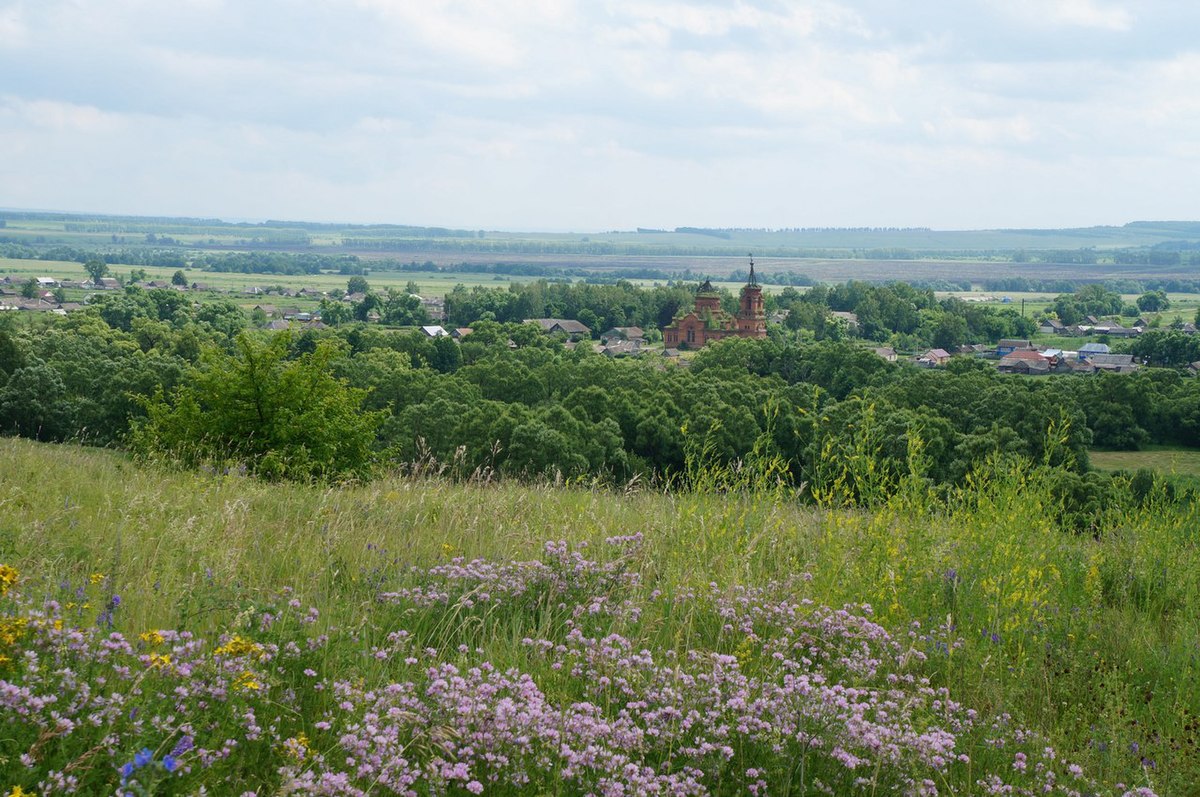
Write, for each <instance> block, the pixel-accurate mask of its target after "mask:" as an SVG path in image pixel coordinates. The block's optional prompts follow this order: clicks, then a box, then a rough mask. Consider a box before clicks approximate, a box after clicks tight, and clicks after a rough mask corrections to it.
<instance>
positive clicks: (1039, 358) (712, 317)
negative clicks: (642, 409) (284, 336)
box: [0, 261, 1200, 376]
mask: <svg viewBox="0 0 1200 797" xmlns="http://www.w3.org/2000/svg"><path fill="white" fill-rule="evenodd" d="M134 276H135V277H137V276H139V275H138V274H137V272H135V273H134ZM181 277H182V272H177V273H176V275H175V278H174V279H172V280H170V281H167V280H161V279H139V280H137V281H132V280H126V279H118V278H116V277H111V276H106V277H101V278H99V279H98V280H92V279H85V280H72V279H66V278H56V277H51V276H39V277H33V278H28V277H18V276H13V275H8V276H4V277H0V313H4V312H11V311H21V312H31V313H49V314H52V315H59V316H63V315H67V314H68V313H72V312H76V311H79V310H81V309H83V308H85V307H87V306H88V304H89V303H91V302H93V301H94V300H95V299H96V297H97V295H100V294H112V293H115V292H118V291H122V290H124V289H125V288H126V286H127V285H128V286H131V287H138V288H142V289H144V290H156V289H158V290H171V291H175V292H179V293H183V294H187V295H191V296H194V297H195V298H196V301H203V300H208V301H211V300H214V299H218V298H221V299H226V300H229V301H234V302H235V303H237V304H238V305H239V306H240V307H241V308H242V309H243V310H244V311H245V312H246V313H247V314H248V315H249V316H250V318H251V321H252V323H255V324H256V325H257V326H259V327H260V328H263V329H265V330H268V331H280V330H285V329H299V330H303V329H317V330H319V329H324V328H327V326H328V325H327V323H326V319H325V318H323V313H322V309H321V308H322V307H324V308H331V307H332V308H334V309H335V310H336V312H335V315H336V316H337V318H338V323H340V322H341V321H342V320H346V319H348V318H352V317H353V316H352V315H351V313H350V312H346V309H350V310H351V311H352V310H353V308H356V307H359V306H360V305H361V303H363V302H364V301H366V300H367V299H368V293H367V292H365V291H361V290H357V291H351V292H347V291H342V290H338V289H334V290H320V289H318V288H315V287H299V288H294V287H288V286H284V285H253V286H248V287H245V288H242V289H240V290H233V289H229V288H222V287H218V286H216V285H212V284H209V283H206V282H201V281H190V282H189V281H188V280H187V279H186V278H184V279H181ZM68 292H70V293H68ZM409 297H410V298H411V299H413V300H415V301H416V302H417V303H418V304H419V306H420V309H421V311H422V312H423V313H424V315H425V316H426V319H427V320H428V321H430V322H432V323H427V324H419V325H415V326H414V327H412V329H415V330H417V331H419V332H420V333H421V334H423V335H424V336H426V337H429V338H438V337H449V338H451V339H453V340H456V341H460V342H461V341H462V340H463V339H464V338H466V337H467V336H469V335H470V334H471V332H472V328H471V327H470V326H447V325H445V319H446V317H447V315H446V300H445V297H443V296H420V295H417V294H409ZM983 298H984V299H987V300H991V298H992V297H983ZM1005 298H1006V299H1007V297H1005ZM251 299H261V301H255V302H250V301H249V300H251ZM289 299H291V300H294V301H296V302H297V303H296V304H288V303H287V300H289ZM738 301H739V309H738V311H737V312H736V313H729V312H726V311H725V310H723V309H722V308H721V296H720V293H719V292H718V291H717V290H716V289H714V288H713V286H712V283H711V282H708V281H706V282H704V283H703V284H701V285H700V286H699V287H698V288H697V289H696V292H695V304H694V307H693V308H690V309H687V308H683V309H681V310H680V311H679V312H678V313H677V314H676V317H675V318H674V319H673V320H672V322H671V323H670V324H669V325H667V326H665V327H663V328H662V329H661V330H651V332H650V333H648V332H647V330H645V329H644V328H643V327H640V326H634V325H630V326H614V327H610V328H608V329H606V330H604V331H602V332H598V333H597V332H596V331H594V330H592V329H591V328H589V327H588V326H587V325H585V324H584V323H582V322H581V321H579V320H576V319H571V318H526V319H523V323H526V324H533V325H535V326H537V327H538V328H539V329H540V331H541V332H542V333H543V334H546V335H550V336H556V337H559V338H561V339H562V344H563V346H564V347H565V348H566V349H569V350H570V349H575V348H577V347H579V346H582V345H587V346H590V347H591V349H592V350H593V351H595V352H596V353H598V354H601V355H604V356H606V357H613V358H638V357H643V356H646V355H655V356H660V357H664V358H667V359H669V360H674V361H676V362H677V363H678V364H679V365H681V366H683V367H686V366H687V365H688V364H689V362H690V357H689V352H694V351H696V350H698V349H701V348H703V347H705V346H707V345H709V344H712V343H714V342H717V341H720V340H723V339H726V338H730V337H742V338H753V339H762V338H766V337H767V336H768V329H769V328H776V327H782V325H784V323H785V322H786V321H787V316H788V311H787V310H786V309H785V310H776V311H774V312H772V313H771V314H769V315H768V314H767V313H766V311H765V309H764V308H765V304H766V303H765V301H764V297H763V292H762V287H761V286H760V285H759V284H758V281H757V278H756V275H755V271H754V264H753V261H751V265H750V273H749V278H748V280H747V283H746V284H745V285H744V286H743V287H742V289H741V290H740V292H739V296H738ZM964 301H967V302H979V301H981V299H980V298H979V297H968V298H966V299H964ZM339 308H340V309H339ZM328 312H329V310H328V309H327V310H326V313H328ZM360 317H361V319H362V320H364V321H365V322H366V323H374V324H378V323H381V321H382V319H381V315H380V313H379V311H378V310H376V309H370V310H369V311H368V312H365V313H362V314H360ZM827 321H828V323H830V324H832V325H837V326H838V327H839V328H840V329H841V330H843V332H844V334H845V336H846V337H847V338H848V339H852V340H853V339H856V340H860V341H861V342H862V343H863V345H864V346H868V347H869V348H870V350H871V351H873V352H874V353H875V354H876V355H878V356H879V357H880V358H882V359H883V360H885V361H887V362H892V363H909V364H911V365H914V366H916V367H921V368H944V367H946V366H948V365H949V364H950V362H951V360H952V359H953V358H956V357H974V358H978V359H982V360H985V361H988V362H990V363H993V364H994V367H995V368H996V369H997V370H998V371H1000V372H1001V373H1011V374H1021V375H1027V376H1046V375H1051V374H1093V373H1096V372H1098V371H1106V372H1111V373H1132V372H1134V371H1136V370H1138V369H1139V368H1142V367H1143V366H1145V365H1146V364H1147V363H1146V362H1144V361H1139V360H1138V359H1137V358H1136V357H1135V355H1133V354H1130V353H1128V352H1120V351H1113V350H1112V346H1111V345H1110V344H1111V343H1112V342H1113V341H1122V340H1130V339H1134V338H1137V337H1138V336H1140V335H1142V334H1143V333H1144V332H1146V331H1148V330H1151V329H1155V328H1158V327H1159V323H1160V322H1159V321H1158V319H1156V318H1153V317H1151V318H1147V317H1145V316H1139V317H1138V318H1136V319H1135V320H1133V321H1131V322H1127V324H1122V323H1121V322H1120V321H1119V320H1117V319H1116V318H1102V317H1096V316H1094V315H1088V316H1085V317H1084V318H1083V319H1082V320H1081V321H1080V323H1076V324H1071V325H1066V324H1063V323H1062V322H1061V321H1059V320H1058V319H1057V318H1054V317H1046V316H1042V317H1041V320H1040V321H1039V322H1038V324H1039V325H1038V328H1037V332H1038V336H1039V337H1041V338H1042V339H1043V340H1044V339H1045V338H1046V337H1048V336H1053V337H1054V338H1061V339H1062V342H1061V344H1060V345H1054V344H1047V343H1044V342H1043V343H1037V342H1035V341H1034V340H1032V339H1011V338H1003V339H1000V340H999V341H997V342H996V343H994V344H992V343H969V344H963V345H961V346H958V347H956V348H954V349H947V348H938V347H932V348H927V349H918V350H916V351H912V350H910V351H908V352H903V351H900V350H898V349H897V348H895V347H893V346H889V345H884V346H871V345H870V341H868V340H865V339H863V338H861V337H860V336H859V319H858V317H857V316H856V314H855V313H853V312H846V311H834V310H830V311H828V314H827ZM1171 328H1172V329H1174V330H1175V331H1178V332H1181V333H1183V334H1185V335H1188V336H1192V335H1195V334H1196V331H1197V330H1196V325H1195V324H1194V323H1191V322H1177V323H1175V324H1174V325H1173V326H1172V327H1171ZM651 333H653V334H651ZM1073 340H1074V341H1080V342H1079V343H1078V344H1077V345H1071V341H1073ZM508 343H509V346H510V348H516V347H517V345H518V344H517V343H516V342H514V341H512V340H509V341H508ZM1187 371H1188V372H1189V373H1190V374H1192V375H1196V374H1198V373H1200V361H1198V362H1192V363H1189V364H1188V365H1187Z"/></svg>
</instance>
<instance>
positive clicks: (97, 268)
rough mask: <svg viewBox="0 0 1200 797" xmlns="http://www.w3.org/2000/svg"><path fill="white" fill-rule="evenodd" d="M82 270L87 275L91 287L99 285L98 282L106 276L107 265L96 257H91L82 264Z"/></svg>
mask: <svg viewBox="0 0 1200 797" xmlns="http://www.w3.org/2000/svg"><path fill="white" fill-rule="evenodd" d="M83 270H84V271H86V272H87V273H88V277H90V278H91V280H92V284H93V285H99V284H100V280H102V279H104V278H105V277H107V276H108V263H105V262H104V261H103V260H101V259H100V258H98V257H93V258H91V259H90V260H88V261H87V262H86V263H84V264H83Z"/></svg>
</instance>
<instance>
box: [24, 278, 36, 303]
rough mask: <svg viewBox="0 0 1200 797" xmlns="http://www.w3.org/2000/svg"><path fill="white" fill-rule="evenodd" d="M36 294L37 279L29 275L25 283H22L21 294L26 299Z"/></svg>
mask: <svg viewBox="0 0 1200 797" xmlns="http://www.w3.org/2000/svg"><path fill="white" fill-rule="evenodd" d="M37 294H38V284H37V280H35V279H33V278H32V277H30V278H29V279H28V280H26V281H25V284H23V285H22V286H21V295H22V296H24V297H25V298H26V299H34V298H37Z"/></svg>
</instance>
